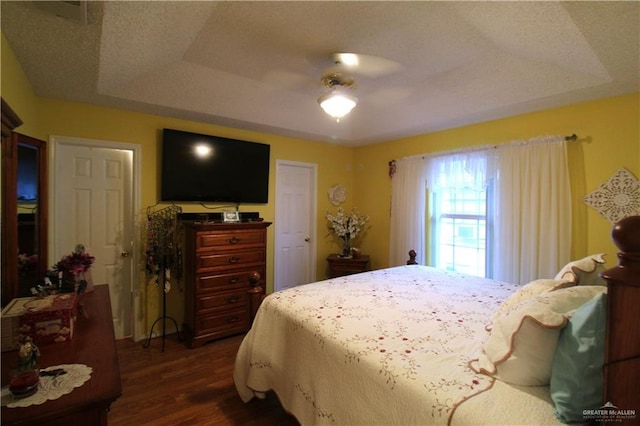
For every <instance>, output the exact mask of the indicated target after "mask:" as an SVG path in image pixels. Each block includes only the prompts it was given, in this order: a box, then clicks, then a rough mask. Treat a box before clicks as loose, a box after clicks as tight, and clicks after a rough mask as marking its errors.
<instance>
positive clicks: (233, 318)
mask: <svg viewBox="0 0 640 426" xmlns="http://www.w3.org/2000/svg"><path fill="white" fill-rule="evenodd" d="M239 319H240V318H238V317H237V316H236V315H234V316H232V317H229V318H227V322H228V323H229V324H231V323H232V322H238V320H239Z"/></svg>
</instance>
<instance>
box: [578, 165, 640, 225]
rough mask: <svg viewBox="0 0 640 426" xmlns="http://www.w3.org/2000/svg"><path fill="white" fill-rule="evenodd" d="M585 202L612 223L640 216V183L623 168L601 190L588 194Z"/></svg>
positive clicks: (601, 186)
mask: <svg viewBox="0 0 640 426" xmlns="http://www.w3.org/2000/svg"><path fill="white" fill-rule="evenodd" d="M584 202H585V204H587V205H588V206H591V207H593V208H594V209H596V210H597V211H598V213H600V214H601V215H602V216H604V217H606V218H607V219H609V221H610V222H611V223H616V222H618V221H620V220H621V219H624V218H625V217H628V216H633V215H636V214H640V181H638V179H637V178H636V177H635V176H634V175H633V174H632V173H631V172H629V170H627V169H625V168H624V167H623V168H621V169H620V170H618V171H617V172H616V173H615V174H614V175H613V176H611V178H609V180H608V181H607V182H606V183H603V184H602V185H600V188H598V189H596V190H595V191H593V192H592V193H590V194H587V195H586V196H585V197H584Z"/></svg>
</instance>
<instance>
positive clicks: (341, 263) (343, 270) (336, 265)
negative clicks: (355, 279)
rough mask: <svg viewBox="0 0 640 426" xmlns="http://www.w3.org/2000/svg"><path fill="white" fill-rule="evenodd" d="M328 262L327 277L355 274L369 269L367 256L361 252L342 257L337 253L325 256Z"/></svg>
mask: <svg viewBox="0 0 640 426" xmlns="http://www.w3.org/2000/svg"><path fill="white" fill-rule="evenodd" d="M327 262H329V277H330V278H334V277H341V276H343V275H351V274H357V273H358V272H365V271H368V270H369V256H368V255H364V254H361V255H360V256H358V257H352V258H342V257H340V256H338V255H337V254H330V255H329V257H327Z"/></svg>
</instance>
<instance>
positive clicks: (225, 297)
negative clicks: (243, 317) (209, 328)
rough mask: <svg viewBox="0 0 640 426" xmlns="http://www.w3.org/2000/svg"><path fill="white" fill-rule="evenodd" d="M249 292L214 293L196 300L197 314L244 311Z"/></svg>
mask: <svg viewBox="0 0 640 426" xmlns="http://www.w3.org/2000/svg"><path fill="white" fill-rule="evenodd" d="M247 295H248V293H247V290H237V291H230V292H224V293H212V294H209V295H204V296H198V297H197V298H196V312H198V314H207V313H209V312H210V311H214V310H217V311H223V310H225V311H227V310H237V309H244V308H245V307H246V306H247Z"/></svg>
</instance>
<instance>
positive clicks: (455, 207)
mask: <svg viewBox="0 0 640 426" xmlns="http://www.w3.org/2000/svg"><path fill="white" fill-rule="evenodd" d="M431 205H432V206H433V209H432V212H433V216H432V221H431V223H432V226H433V229H432V235H433V240H432V253H433V258H434V259H433V260H434V262H433V264H434V266H435V267H437V268H441V269H447V270H450V271H457V272H462V273H465V274H470V275H478V276H483V277H484V276H487V266H486V265H487V191H486V190H476V189H471V188H461V189H457V188H445V189H441V190H440V191H438V192H436V193H434V194H433V196H432V203H431Z"/></svg>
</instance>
